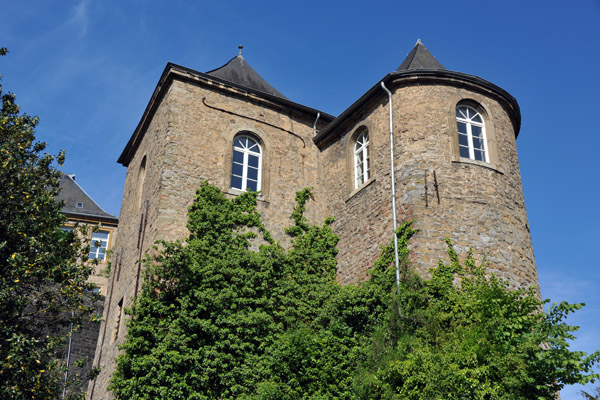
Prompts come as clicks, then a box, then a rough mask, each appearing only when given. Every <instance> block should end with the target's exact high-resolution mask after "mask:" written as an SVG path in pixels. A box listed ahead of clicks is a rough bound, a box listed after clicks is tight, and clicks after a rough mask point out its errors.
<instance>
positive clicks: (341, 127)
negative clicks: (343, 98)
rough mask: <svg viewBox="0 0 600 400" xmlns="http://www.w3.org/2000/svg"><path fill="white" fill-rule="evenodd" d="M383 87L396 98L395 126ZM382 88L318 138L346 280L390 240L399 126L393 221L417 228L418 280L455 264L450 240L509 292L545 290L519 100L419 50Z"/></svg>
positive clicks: (341, 275)
mask: <svg viewBox="0 0 600 400" xmlns="http://www.w3.org/2000/svg"><path fill="white" fill-rule="evenodd" d="M381 82H382V83H383V86H384V87H386V88H388V89H389V90H390V92H391V101H392V113H391V118H390V112H389V101H390V99H389V98H388V95H387V94H386V92H385V91H384V89H382V88H381V87H380V86H381ZM381 82H380V83H378V84H376V85H374V86H373V88H371V90H369V91H368V92H367V93H366V94H365V95H363V96H362V97H361V98H360V99H359V100H358V101H357V102H355V103H354V104H353V105H352V106H351V107H350V108H349V109H348V110H346V111H345V112H344V113H342V115H340V116H339V117H338V119H336V120H335V121H334V122H332V123H331V124H330V125H329V126H328V127H327V128H325V129H324V130H323V131H321V132H320V133H319V135H318V136H317V138H315V142H316V143H317V145H318V146H319V147H320V148H321V149H322V153H323V163H322V164H323V167H324V168H322V171H323V177H322V179H323V180H322V181H323V182H327V183H328V184H327V189H326V191H327V192H328V193H329V198H328V202H329V203H330V205H331V208H330V213H331V214H332V215H334V216H335V217H336V218H337V221H336V223H335V225H334V229H335V231H336V233H338V234H339V235H340V239H341V240H340V244H339V247H340V259H339V263H340V273H339V280H340V281H341V282H342V283H350V282H355V281H357V280H361V279H364V278H365V274H364V272H365V269H366V268H367V267H368V266H369V265H372V262H373V260H374V259H375V258H377V256H378V254H379V249H380V246H381V245H382V244H387V243H389V241H390V240H391V237H392V235H391V231H392V215H393V213H392V209H391V189H390V187H391V182H390V175H391V174H390V171H391V166H390V165H391V162H390V139H389V129H390V128H389V126H390V120H391V123H392V124H393V137H394V151H393V154H394V156H393V159H394V172H395V186H396V204H397V206H396V208H397V210H396V211H397V215H398V217H397V218H398V220H399V222H402V221H407V220H413V221H414V224H413V227H414V228H416V229H417V230H418V233H417V234H416V235H415V237H414V238H413V239H412V241H411V250H412V251H411V254H412V258H413V265H415V266H416V268H417V269H418V271H419V272H420V273H421V274H422V275H425V276H427V275H428V270H429V268H431V267H433V266H435V265H437V262H438V260H439V259H440V258H442V259H447V257H446V250H447V246H446V243H445V241H444V238H450V239H451V240H452V243H453V244H454V247H455V249H456V250H457V252H458V254H459V256H460V257H464V256H465V255H466V254H467V252H468V250H469V248H473V250H474V254H475V257H476V259H478V260H479V259H481V258H482V257H483V256H485V258H486V260H487V261H488V262H489V267H488V271H489V272H493V273H494V274H496V275H497V276H500V277H502V278H504V279H506V280H508V281H509V282H510V283H511V285H512V286H514V287H522V286H529V285H536V286H537V285H538V279H537V271H536V267H535V259H534V256H533V248H532V245H531V237H530V233H529V226H528V221H527V213H526V210H525V203H524V198H523V190H522V186H521V176H520V171H519V161H518V156H517V148H516V138H517V136H518V134H519V128H520V120H521V115H520V111H519V106H518V104H517V101H516V100H515V99H514V98H513V97H512V96H511V95H510V94H508V93H507V92H506V91H505V90H503V89H501V88H499V87H498V86H496V85H494V84H492V83H491V82H488V81H486V80H484V79H481V78H479V77H476V76H473V75H468V74H464V73H460V72H453V71H449V70H446V69H445V68H444V67H443V66H442V64H440V63H439V62H438V61H437V60H436V59H435V58H434V57H433V56H432V55H431V54H430V53H429V51H428V50H427V49H426V48H425V46H424V45H423V44H422V43H421V42H420V41H419V42H417V44H416V45H415V47H414V48H413V50H412V51H411V53H410V54H409V55H408V56H407V58H406V59H405V60H404V62H402V64H401V65H400V67H399V68H398V69H397V70H396V71H394V72H392V73H390V74H388V75H387V76H386V77H385V78H384V79H383V80H382V81H381ZM365 135H366V136H367V137H368V149H366V150H365ZM358 140H360V143H358ZM357 148H359V149H360V152H359V153H357V152H356V151H355V150H356V149H357ZM336 166H340V167H344V170H342V168H336ZM365 174H366V175H365ZM344 175H345V177H343V176H344Z"/></svg>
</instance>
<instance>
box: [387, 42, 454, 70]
mask: <svg viewBox="0 0 600 400" xmlns="http://www.w3.org/2000/svg"><path fill="white" fill-rule="evenodd" d="M413 69H446V68H444V66H443V65H442V64H441V63H440V62H439V61H438V60H436V59H435V57H434V56H432V55H431V53H430V52H429V50H427V47H425V45H424V44H423V43H421V39H419V40H417V43H416V44H415V47H413V49H412V51H411V52H410V53H408V56H406V58H405V59H404V61H402V64H400V66H399V67H398V69H397V70H396V71H408V70H413Z"/></svg>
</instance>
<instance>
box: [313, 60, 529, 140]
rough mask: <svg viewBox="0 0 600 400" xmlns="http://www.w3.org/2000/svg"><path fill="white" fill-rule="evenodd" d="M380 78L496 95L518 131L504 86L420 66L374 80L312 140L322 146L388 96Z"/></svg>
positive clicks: (392, 83) (513, 103)
mask: <svg viewBox="0 0 600 400" xmlns="http://www.w3.org/2000/svg"><path fill="white" fill-rule="evenodd" d="M380 82H384V84H385V85H386V86H387V87H388V88H389V89H390V90H394V89H396V88H398V87H402V86H411V85H419V84H423V83H426V84H440V85H451V86H459V87H464V88H467V89H469V90H473V91H477V92H480V93H483V94H486V95H488V96H490V97H493V98H495V99H496V100H497V101H498V102H500V103H501V104H502V105H503V106H504V107H505V108H506V110H507V112H508V114H509V116H510V119H511V122H512V124H513V128H514V131H515V137H517V136H518V135H519V130H520V127H521V111H520V108H519V104H518V103H517V100H516V99H515V98H514V97H513V96H511V95H510V94H509V93H508V92H507V91H505V90H504V89H502V88H500V87H498V86H496V85H494V84H493V83H491V82H489V81H486V80H485V79H482V78H479V77H478V76H474V75H469V74H464V73H462V72H455V71H448V70H440V69H431V70H427V69H419V70H409V71H395V72H391V73H389V74H387V75H386V76H385V77H384V78H383V79H382V80H381V81H379V82H377V84H375V85H374V86H373V87H371V88H370V89H369V90H368V91H367V92H366V93H365V94H364V95H362V96H361V97H360V98H359V99H358V100H357V101H355V102H354V103H353V104H352V105H351V106H350V107H348V108H347V109H346V110H345V111H344V112H343V113H341V114H340V115H339V116H338V117H337V118H336V119H335V120H333V121H332V122H331V123H330V124H329V125H327V126H326V127H325V128H323V129H322V130H321V131H320V132H319V134H318V135H317V136H315V138H314V139H313V140H314V142H315V144H316V145H317V146H319V147H322V146H323V145H324V144H325V143H327V142H328V140H329V139H331V138H333V137H335V136H336V133H337V132H339V129H340V128H342V129H343V128H344V127H346V126H348V125H351V124H352V123H353V122H356V120H358V119H360V118H361V113H360V110H361V109H363V108H364V107H365V106H367V105H368V104H372V103H373V102H374V101H377V100H379V99H380V98H381V97H384V96H387V95H386V94H385V92H384V91H383V89H381V87H380Z"/></svg>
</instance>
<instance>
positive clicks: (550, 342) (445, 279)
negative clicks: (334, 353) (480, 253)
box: [357, 242, 600, 400]
mask: <svg viewBox="0 0 600 400" xmlns="http://www.w3.org/2000/svg"><path fill="white" fill-rule="evenodd" d="M448 254H449V257H450V261H451V262H450V264H448V265H446V264H444V263H442V262H441V261H440V263H439V265H438V267H437V268H435V269H432V270H431V274H432V277H431V279H430V280H421V279H418V278H416V277H415V278H411V279H409V280H405V281H404V282H403V285H404V286H405V287H403V289H402V290H401V297H400V302H401V303H403V304H405V305H406V307H405V311H406V314H405V315H403V316H402V317H401V318H398V321H397V322H396V323H395V324H391V325H390V326H389V327H385V328H384V332H385V334H386V335H388V336H389V335H395V336H397V338H398V339H397V340H396V341H395V346H393V347H387V348H386V351H384V352H381V351H379V352H377V351H372V354H374V355H375V356H374V357H372V358H371V359H370V360H369V363H367V364H366V365H365V366H364V369H365V370H366V371H367V372H365V373H363V376H362V377H361V385H359V387H358V389H357V392H358V393H360V394H361V395H360V396H359V398H361V399H490V400H493V399H506V400H508V399H554V395H555V393H556V392H558V391H559V390H560V389H561V388H562V387H563V386H564V385H565V384H573V383H587V382H589V381H593V380H594V379H596V378H598V375H596V374H593V373H592V368H593V366H594V364H596V363H598V360H599V359H600V352H596V353H594V354H592V355H590V356H586V355H585V354H584V353H582V352H577V351H570V350H569V348H568V347H569V344H568V342H567V341H568V340H570V339H574V336H573V335H572V332H573V331H574V330H576V329H577V327H572V326H569V325H567V324H566V323H565V322H564V319H565V317H566V316H567V314H569V313H571V312H573V311H575V310H578V309H580V308H581V306H582V305H581V304H567V303H564V302H563V303H560V304H554V305H552V306H551V307H549V308H548V310H547V311H546V312H545V313H544V312H542V307H543V305H544V303H545V302H542V301H540V300H538V297H537V293H536V291H535V290H534V289H533V288H532V289H528V290H523V289H520V290H509V287H508V284H507V283H506V282H504V281H502V280H500V279H498V278H496V277H495V276H493V275H492V276H486V274H485V268H484V264H483V263H482V264H481V265H477V264H476V263H475V261H474V259H473V255H472V253H471V252H469V254H468V255H467V259H466V260H465V262H464V265H463V264H461V263H460V262H459V259H458V256H457V254H456V253H455V251H454V249H453V248H452V245H451V244H450V242H448ZM407 284H409V285H412V287H407V286H406V285H407ZM381 341H382V340H381V339H380V338H378V339H377V340H374V341H373V342H372V344H371V345H372V346H373V347H376V348H380V347H381Z"/></svg>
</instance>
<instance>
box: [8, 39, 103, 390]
mask: <svg viewBox="0 0 600 400" xmlns="http://www.w3.org/2000/svg"><path fill="white" fill-rule="evenodd" d="M6 53H7V51H6V48H0V55H5V54H6ZM15 99H16V97H15V95H14V94H12V93H6V92H3V91H2V86H0V398H1V399H6V400H11V399H30V400H31V399H33V400H36V399H57V398H59V397H60V396H61V395H62V391H63V389H64V388H65V385H67V386H69V383H70V381H71V379H68V380H67V381H65V378H64V377H65V364H64V362H63V361H62V360H64V357H63V353H64V351H65V348H66V340H67V337H68V335H69V332H70V331H71V326H72V327H73V329H74V330H75V329H76V328H77V326H78V325H80V324H81V322H82V321H83V320H85V319H89V318H91V315H92V313H93V309H92V307H91V303H92V300H91V297H92V295H91V290H92V289H93V285H91V284H89V283H87V278H88V276H89V274H90V271H91V268H92V266H91V265H87V264H85V263H83V262H82V260H85V259H86V257H85V254H86V253H85V252H86V248H87V249H89V243H88V244H87V246H86V244H85V243H83V241H82V240H80V238H81V236H78V235H77V234H76V233H75V232H66V231H64V230H63V229H61V226H62V225H63V223H64V222H65V217H64V215H62V213H61V204H59V203H58V202H57V201H56V200H55V197H56V195H57V194H58V192H59V190H60V189H59V180H60V173H59V172H58V170H57V164H58V165H62V162H63V161H64V153H61V154H59V155H58V156H56V157H55V156H52V155H49V154H46V153H44V150H45V147H46V144H45V143H42V142H38V141H36V139H35V128H36V125H37V123H38V118H37V117H33V116H29V115H27V114H24V113H22V112H21V110H20V108H19V106H18V105H17V103H16V100H15ZM82 229H83V228H82ZM70 376H71V377H73V374H71V375H70ZM77 396H79V397H81V393H76V391H71V390H68V391H66V397H65V398H70V397H77Z"/></svg>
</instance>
